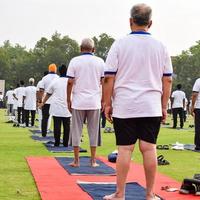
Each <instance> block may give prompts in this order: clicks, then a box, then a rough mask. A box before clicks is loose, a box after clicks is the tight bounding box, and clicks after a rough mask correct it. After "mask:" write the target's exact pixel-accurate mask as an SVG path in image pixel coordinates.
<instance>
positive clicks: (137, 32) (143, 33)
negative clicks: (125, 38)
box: [130, 31, 151, 35]
mask: <svg viewBox="0 0 200 200" xmlns="http://www.w3.org/2000/svg"><path fill="white" fill-rule="evenodd" d="M130 34H141V35H151V33H148V32H145V31H132V32H131V33H130Z"/></svg>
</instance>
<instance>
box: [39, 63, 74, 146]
mask: <svg viewBox="0 0 200 200" xmlns="http://www.w3.org/2000/svg"><path fill="white" fill-rule="evenodd" d="M58 71H59V74H60V77H59V78H56V79H54V80H53V81H52V83H51V84H50V86H49V87H48V88H47V90H46V95H45V97H44V99H43V101H42V103H41V104H40V108H41V107H42V106H44V105H45V103H46V101H47V100H48V99H49V97H50V96H52V102H51V105H50V110H49V113H50V115H52V116H53V121H54V138H55V143H54V146H59V145H60V136H61V124H63V146H65V147H67V146H68V141H69V131H70V117H71V113H70V112H69V110H68V106H67V91H66V88H67V81H68V79H67V77H66V71H67V68H66V66H65V65H61V66H60V67H59V68H58Z"/></svg>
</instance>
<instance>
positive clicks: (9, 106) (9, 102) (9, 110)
mask: <svg viewBox="0 0 200 200" xmlns="http://www.w3.org/2000/svg"><path fill="white" fill-rule="evenodd" d="M13 93H14V90H13V88H12V87H10V90H8V91H7V92H6V103H7V114H8V115H13V104H14V97H13Z"/></svg>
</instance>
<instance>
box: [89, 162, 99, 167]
mask: <svg viewBox="0 0 200 200" xmlns="http://www.w3.org/2000/svg"><path fill="white" fill-rule="evenodd" d="M91 167H99V164H97V163H96V162H91Z"/></svg>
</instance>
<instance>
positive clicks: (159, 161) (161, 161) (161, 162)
mask: <svg viewBox="0 0 200 200" xmlns="http://www.w3.org/2000/svg"><path fill="white" fill-rule="evenodd" d="M157 162H158V165H169V164H170V163H169V161H167V160H165V159H164V156H163V155H160V156H158V157H157Z"/></svg>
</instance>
